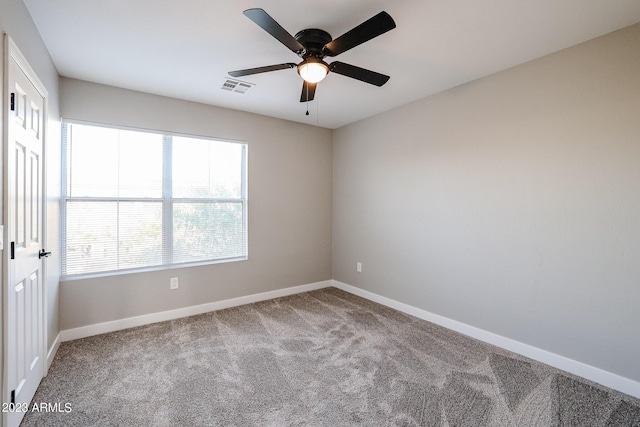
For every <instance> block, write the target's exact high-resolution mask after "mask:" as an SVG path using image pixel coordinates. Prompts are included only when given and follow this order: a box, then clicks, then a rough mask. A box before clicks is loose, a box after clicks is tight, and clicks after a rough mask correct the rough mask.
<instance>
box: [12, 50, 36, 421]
mask: <svg viewBox="0 0 640 427" xmlns="http://www.w3.org/2000/svg"><path fill="white" fill-rule="evenodd" d="M11 44H12V43H11V42H8V43H7V44H6V46H7V47H9V51H11V52H10V53H9V57H8V58H7V61H8V64H7V65H8V76H7V82H8V86H7V88H8V91H7V92H8V94H9V97H10V100H9V101H10V105H9V108H6V110H5V111H6V112H7V113H6V114H7V115H8V117H7V119H6V121H5V123H6V124H7V140H6V143H5V146H6V151H5V167H6V174H5V181H6V185H5V203H6V210H5V221H6V223H5V228H6V232H7V235H8V239H7V242H8V243H9V244H8V247H5V251H4V252H5V256H6V263H5V266H6V273H5V279H6V280H5V286H7V289H5V295H6V299H7V301H6V303H5V307H6V309H7V317H6V319H7V324H6V326H5V332H6V335H5V340H6V341H5V343H4V345H5V357H6V358H5V363H6V365H5V366H6V368H5V374H6V376H5V386H4V387H5V388H4V390H5V393H6V397H5V399H6V400H5V402H13V403H14V405H15V406H14V410H9V411H8V413H7V419H6V421H7V425H8V426H17V425H18V424H19V423H20V421H21V420H22V418H23V417H24V411H23V410H24V409H25V408H26V407H28V405H29V402H30V401H31V398H32V397H33V395H34V393H35V391H36V389H37V388H38V385H39V384H40V380H41V379H42V377H43V374H44V366H45V363H46V362H45V360H44V359H45V346H46V344H45V342H44V339H45V335H44V334H45V332H44V322H43V318H44V281H43V276H42V260H41V259H40V256H39V251H40V249H42V248H43V241H42V239H43V233H42V226H43V220H42V216H43V206H42V201H43V199H42V185H43V180H42V166H43V157H42V153H43V138H44V135H43V132H44V119H45V117H44V109H45V96H46V92H45V93H43V89H40V90H39V89H38V88H37V87H36V86H38V87H41V84H40V83H39V81H38V80H37V79H36V78H35V76H31V74H32V71H31V69H30V68H29V67H28V65H27V64H26V62H24V59H23V58H22V56H21V55H20V54H19V52H17V49H15V46H11Z"/></svg>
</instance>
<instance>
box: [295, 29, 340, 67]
mask: <svg viewBox="0 0 640 427" xmlns="http://www.w3.org/2000/svg"><path fill="white" fill-rule="evenodd" d="M295 39H296V40H297V41H298V42H299V43H300V44H301V45H302V46H304V49H305V50H304V52H302V53H301V54H300V57H301V58H302V59H307V58H309V57H310V56H313V57H316V58H320V59H322V58H324V57H325V56H326V55H325V54H324V53H323V52H322V48H323V47H324V46H325V45H326V44H327V43H329V42H330V41H331V40H333V39H332V38H331V34H329V33H327V32H326V31H324V30H320V29H318V28H308V29H306V30H302V31H299V32H298V33H297V34H296V36H295Z"/></svg>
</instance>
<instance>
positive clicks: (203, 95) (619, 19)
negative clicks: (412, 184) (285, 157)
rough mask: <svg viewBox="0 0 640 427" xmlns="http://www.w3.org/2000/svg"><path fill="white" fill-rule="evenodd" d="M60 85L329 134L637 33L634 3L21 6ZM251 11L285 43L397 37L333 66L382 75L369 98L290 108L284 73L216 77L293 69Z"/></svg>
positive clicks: (150, 0)
mask: <svg viewBox="0 0 640 427" xmlns="http://www.w3.org/2000/svg"><path fill="white" fill-rule="evenodd" d="M24 3H25V4H26V6H27V8H28V9H29V12H30V13H31V16H32V17H33V20H34V21H35V24H36V26H37V27H38V29H39V31H40V34H41V35H42V38H43V39H44V42H45V44H46V45H47V48H48V49H49V52H50V53H51V56H52V58H53V61H54V63H55V65H56V67H57V69H58V71H59V72H60V74H61V75H63V76H66V77H72V78H76V79H81V80H88V81H92V82H97V83H102V84H106V85H112V86H118V87H123V88H128V89H134V90H139V91H143V92H149V93H154V94H159V95H165V96H170V97H174V98H180V99H185V100H191V101H196V102H201V103H205V104H211V105H217V106H221V107H227V108H232V109H237V110H242V111H249V112H253V113H259V114H264V115H268V116H273V117H279V118H284V119H288V120H293V121H297V122H302V123H310V124H313V125H318V126H322V127H327V128H338V127H340V126H343V125H345V124H348V123H352V122H354V121H357V120H360V119H363V118H365V117H369V116H372V115H375V114H377V113H381V112H383V111H387V110H390V109H392V108H394V107H397V106H400V105H403V104H406V103H408V102H411V101H414V100H417V99H420V98H423V97H425V96H428V95H431V94H434V93H437V92H441V91H444V90H446V89H449V88H451V87H454V86H458V85H460V84H463V83H466V82H469V81H472V80H475V79H477V78H480V77H483V76H486V75H488V74H491V73H495V72H497V71H500V70H504V69H507V68H510V67H513V66H515V65H518V64H521V63H524V62H527V61H530V60H532V59H535V58H538V57H541V56H544V55H547V54H549V53H552V52H555V51H558V50H561V49H564V48H567V47H569V46H573V45H575V44H578V43H580V42H583V41H586V40H589V39H592V38H595V37H598V36H600V35H603V34H606V33H608V32H611V31H614V30H617V29H620V28H623V27H626V26H629V25H632V24H635V23H637V22H640V1H638V0H395V1H393V2H390V1H386V2H385V1H382V0H351V1H348V2H347V1H344V0H315V1H310V0H295V1H294V0H281V1H277V2H276V1H266V0H233V1H213V0H135V1H132V0H101V1H87V0H24ZM255 7H259V8H263V9H265V10H266V11H267V13H269V14H270V15H271V16H272V17H273V18H274V19H275V20H276V21H278V22H279V23H280V25H282V26H283V27H284V28H285V29H286V30H287V31H288V32H289V33H291V34H292V35H295V33H297V32H298V31H300V30H302V29H305V28H321V29H323V30H325V31H328V32H329V33H330V34H331V35H332V36H333V37H334V38H337V37H338V36H340V35H342V34H343V33H345V32H346V31H348V30H350V29H351V28H353V27H354V26H356V25H358V24H360V23H361V22H363V21H365V20H367V19H369V18H370V17H372V16H374V15H375V14H377V13H378V12H380V11H382V10H385V11H387V12H388V13H389V14H390V15H391V16H392V17H393V18H394V20H395V22H396V25H397V28H395V29H394V30H392V31H390V32H388V33H385V34H383V35H381V36H379V37H377V38H375V39H373V40H370V41H369V42H367V43H365V44H363V45H360V46H357V47H356V48H354V49H352V50H350V51H348V52H345V53H343V54H342V55H339V56H338V57H336V58H328V59H329V61H328V62H332V61H333V60H339V61H342V62H347V63H350V64H353V65H358V66H360V67H364V68H369V69H371V70H374V71H377V72H380V73H383V74H387V75H390V76H391V80H389V82H388V83H387V84H386V85H385V86H383V87H380V88H379V87H376V86H372V85H368V84H366V83H362V82H360V81H358V80H353V79H350V78H348V77H344V76H341V75H338V74H331V73H330V74H329V75H328V76H327V78H326V79H325V80H324V81H322V82H320V83H319V84H318V88H317V92H316V97H315V101H313V102H311V103H309V111H310V115H309V116H306V115H305V111H306V105H305V103H300V102H299V99H300V92H301V88H302V80H301V79H300V77H299V76H298V74H297V73H296V70H295V69H289V70H281V71H274V72H270V73H264V74H257V75H252V76H247V77H244V78H242V80H244V81H248V82H251V83H255V84H256V86H255V87H254V88H252V89H251V90H250V91H249V92H248V93H246V94H238V93H230V92H227V91H223V90H221V89H220V87H221V85H222V83H223V82H224V81H225V78H226V77H228V76H227V72H228V71H231V70H237V69H244V68H253V67H258V66H264V65H273V64H280V63H285V62H299V58H298V57H297V56H296V55H295V54H294V53H292V52H291V51H289V50H288V49H287V48H286V47H284V46H283V45H281V44H280V43H279V42H278V41H277V40H276V39H274V38H273V37H271V36H270V35H269V34H267V33H266V32H265V31H264V30H262V29H261V28H260V27H258V26H257V25H256V24H255V23H253V22H252V21H251V20H249V19H248V18H246V17H245V16H244V15H243V14H242V11H243V10H245V9H249V8H255Z"/></svg>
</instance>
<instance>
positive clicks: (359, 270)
mask: <svg viewBox="0 0 640 427" xmlns="http://www.w3.org/2000/svg"><path fill="white" fill-rule="evenodd" d="M356 271H357V272H358V273H362V263H361V262H356Z"/></svg>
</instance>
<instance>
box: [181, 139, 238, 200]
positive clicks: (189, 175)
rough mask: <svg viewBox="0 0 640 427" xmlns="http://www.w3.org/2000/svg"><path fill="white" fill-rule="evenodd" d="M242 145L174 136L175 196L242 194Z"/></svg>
mask: <svg viewBox="0 0 640 427" xmlns="http://www.w3.org/2000/svg"><path fill="white" fill-rule="evenodd" d="M243 150H244V145H243V144H236V143H232V142H221V141H209V140H202V139H195V138H186V137H173V197H177V198H240V197H242V177H243V175H244V174H243V169H242V162H243V157H244V156H243Z"/></svg>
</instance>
